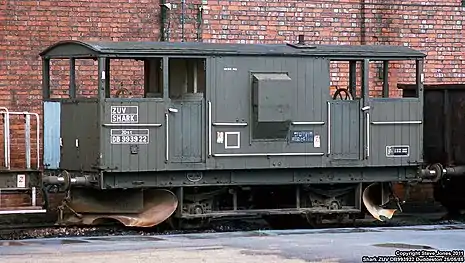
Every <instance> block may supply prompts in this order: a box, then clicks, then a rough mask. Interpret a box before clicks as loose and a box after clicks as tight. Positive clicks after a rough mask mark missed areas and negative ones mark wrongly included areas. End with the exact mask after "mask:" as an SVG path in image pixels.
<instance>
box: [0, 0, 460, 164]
mask: <svg viewBox="0 0 465 263" xmlns="http://www.w3.org/2000/svg"><path fill="white" fill-rule="evenodd" d="M365 2H366V4H365V5H362V4H361V1H360V0H344V1H335V0H316V1H297V0H288V1H282V0H267V1H265V0H255V1H245V0H244V1H236V0H233V1H226V0H225V1H213V0H207V1H206V5H204V6H203V13H202V16H201V17H200V16H199V15H200V13H199V7H200V5H199V4H200V0H196V1H195V2H192V1H189V0H187V1H186V6H185V15H184V19H183V20H184V22H185V23H184V24H185V26H184V31H182V30H181V22H180V21H181V17H182V16H181V8H180V1H177V2H176V4H175V5H174V6H172V9H171V10H170V11H168V14H167V19H166V23H165V25H164V26H163V27H165V28H166V29H167V30H165V35H164V36H165V38H169V39H168V40H169V41H180V40H181V39H182V38H184V39H185V40H186V41H193V40H198V41H205V42H233V43H282V42H292V41H295V40H296V38H297V35H299V34H304V35H305V38H306V41H307V42H311V43H315V44H319V43H327V44H360V43H366V44H393V45H406V46H410V47H413V48H416V49H419V50H421V51H425V52H427V54H428V59H427V62H426V65H425V77H426V82H427V83H457V82H462V81H463V80H464V79H465V73H462V72H463V68H464V66H463V65H464V64H463V63H465V62H462V60H463V52H464V51H465V50H464V44H463V28H462V27H463V22H464V13H465V12H464V9H463V8H462V7H459V5H460V2H461V1H460V0H435V1H422V0H410V1H401V0H392V1H389V2H386V1H382V0H365ZM426 2H427V3H426ZM159 4H160V3H159V1H156V0H153V1H149V0H139V1H130V0H113V1H105V0H102V1H88V0H73V1H69V0H62V1H57V0H54V1H51V0H41V1H27V0H24V1H8V0H0V29H1V30H0V40H1V41H0V73H1V74H0V84H1V85H0V106H5V107H8V108H10V109H11V110H18V111H19V110H21V111H23V110H28V111H33V112H40V111H41V107H40V105H41V104H40V98H41V90H40V87H41V79H40V74H41V61H40V59H39V57H38V53H39V52H40V51H41V50H43V49H44V48H45V47H46V46H48V45H50V44H52V43H53V42H55V41H58V40H63V39H82V40H115V41H117V40H149V41H150V40H159V37H160V34H159V32H160V28H161V27H162V26H161V25H160V7H159ZM199 21H200V22H199ZM78 65H79V67H78V69H79V70H80V71H79V72H78V75H77V82H78V89H79V93H78V94H80V95H81V96H90V95H92V94H94V91H95V81H96V78H95V76H96V75H95V72H92V70H95V68H96V64H95V62H92V61H90V62H87V63H81V62H80V64H78ZM123 67H124V68H125V69H128V68H129V69H131V70H132V71H130V72H128V71H127V70H125V71H122V69H123ZM67 68H68V64H67V62H66V61H65V62H59V63H54V64H53V65H52V74H53V76H52V79H51V84H52V89H53V90H54V93H53V94H54V95H53V96H63V95H66V94H67V91H66V89H67V85H68V83H67V79H68V77H67V74H66V70H67ZM112 70H113V73H114V75H113V76H114V77H113V89H115V88H116V86H118V87H119V86H120V85H121V83H122V84H123V86H124V87H126V88H128V87H129V88H132V89H133V90H135V92H137V90H139V91H140V89H141V88H142V81H141V79H140V77H139V76H140V73H141V70H142V68H141V65H140V64H137V63H131V64H127V63H126V64H124V65H123V64H122V63H121V64H120V66H118V65H115V64H113V67H112ZM64 72H65V73H64ZM371 74H375V68H374V66H373V68H372V72H371ZM389 74H390V77H391V78H390V84H391V95H393V96H398V95H399V93H398V92H397V91H396V90H395V86H396V83H399V82H411V81H412V80H413V79H412V76H414V68H413V67H411V64H410V65H409V64H405V63H403V64H396V65H394V66H393V68H391V70H390V72H389ZM332 76H333V81H334V82H333V84H335V85H344V86H345V85H347V84H346V82H347V67H346V66H341V65H335V66H334V67H333V72H332ZM376 86H379V83H377V85H376ZM378 94H379V91H373V92H372V95H373V96H378ZM18 125H21V124H20V123H19V124H16V125H15V127H16V128H15V129H14V131H13V137H14V138H15V142H14V145H13V147H12V154H13V160H14V164H16V165H22V163H23V162H24V161H23V159H24V154H23V153H21V152H24V150H23V149H24V146H23V144H22V141H20V140H22V138H23V133H21V132H20V131H19V129H20V128H17V127H18ZM0 136H2V134H0ZM33 136H34V134H33ZM0 154H3V147H0ZM21 154H22V155H23V156H21ZM0 157H1V156H0Z"/></svg>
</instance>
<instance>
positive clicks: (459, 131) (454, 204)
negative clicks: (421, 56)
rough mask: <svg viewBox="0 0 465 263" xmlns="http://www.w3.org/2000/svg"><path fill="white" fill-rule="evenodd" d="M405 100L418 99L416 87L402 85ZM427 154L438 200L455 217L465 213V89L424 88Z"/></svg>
mask: <svg viewBox="0 0 465 263" xmlns="http://www.w3.org/2000/svg"><path fill="white" fill-rule="evenodd" d="M398 88H399V89H401V90H402V91H403V97H406V98H408V97H412V96H415V87H414V86H413V85H407V84H399V85H398ZM424 89H425V91H424V106H423V114H424V131H423V134H424V135H423V136H424V140H423V148H424V150H423V152H424V163H425V164H426V169H424V170H425V172H426V171H429V172H432V174H431V175H432V179H433V182H435V184H434V197H435V200H436V201H439V202H440V203H441V204H442V205H443V206H444V207H445V208H446V209H447V210H448V211H449V212H450V213H451V214H457V213H460V210H463V209H465V193H464V191H463V186H464V185H465V177H464V175H465V140H464V136H463V134H464V132H465V117H464V105H465V104H464V102H465V85H463V84H425V85H424Z"/></svg>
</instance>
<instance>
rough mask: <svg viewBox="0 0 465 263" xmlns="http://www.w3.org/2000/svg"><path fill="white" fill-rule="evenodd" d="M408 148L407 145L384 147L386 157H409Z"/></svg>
mask: <svg viewBox="0 0 465 263" xmlns="http://www.w3.org/2000/svg"><path fill="white" fill-rule="evenodd" d="M409 156H410V146H408V145H388V146H386V157H409Z"/></svg>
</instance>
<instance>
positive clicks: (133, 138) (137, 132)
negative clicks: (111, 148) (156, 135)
mask: <svg viewBox="0 0 465 263" xmlns="http://www.w3.org/2000/svg"><path fill="white" fill-rule="evenodd" d="M110 137H111V139H110V140H111V144H149V137H150V136H149V129H111V130H110Z"/></svg>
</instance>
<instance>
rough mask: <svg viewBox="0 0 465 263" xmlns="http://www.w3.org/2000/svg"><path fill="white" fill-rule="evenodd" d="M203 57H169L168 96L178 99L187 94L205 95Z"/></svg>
mask: <svg viewBox="0 0 465 263" xmlns="http://www.w3.org/2000/svg"><path fill="white" fill-rule="evenodd" d="M205 79H206V72H205V59H202V58H170V59H169V97H170V99H180V98H183V97H185V96H188V95H189V94H199V95H201V96H205V86H206V82H205Z"/></svg>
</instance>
